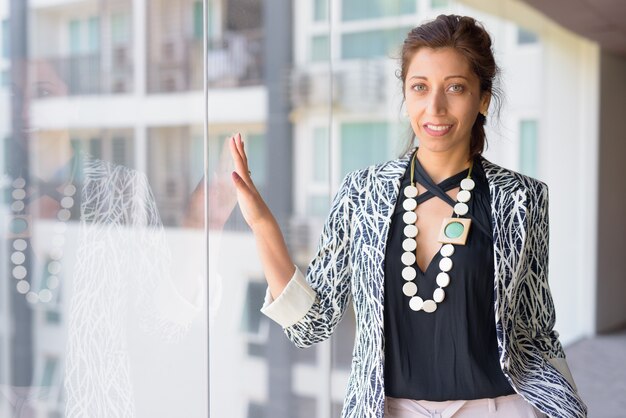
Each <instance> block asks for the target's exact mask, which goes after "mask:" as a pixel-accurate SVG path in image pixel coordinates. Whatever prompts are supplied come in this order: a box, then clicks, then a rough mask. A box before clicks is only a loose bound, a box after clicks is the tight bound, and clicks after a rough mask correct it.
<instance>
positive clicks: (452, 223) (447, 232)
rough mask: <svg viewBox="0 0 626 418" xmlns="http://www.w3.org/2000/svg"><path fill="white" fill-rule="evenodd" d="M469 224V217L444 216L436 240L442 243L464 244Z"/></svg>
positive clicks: (470, 221)
mask: <svg viewBox="0 0 626 418" xmlns="http://www.w3.org/2000/svg"><path fill="white" fill-rule="evenodd" d="M471 224H472V220H471V219H469V218H444V220H443V222H442V224H441V231H439V240H438V241H439V242H441V243H442V244H457V245H465V241H466V240H467V234H468V233H469V229H470V225H471Z"/></svg>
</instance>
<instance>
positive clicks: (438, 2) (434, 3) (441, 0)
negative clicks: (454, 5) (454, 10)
mask: <svg viewBox="0 0 626 418" xmlns="http://www.w3.org/2000/svg"><path fill="white" fill-rule="evenodd" d="M449 5H450V0H430V7H431V8H433V9H442V8H444V7H448V6H449Z"/></svg>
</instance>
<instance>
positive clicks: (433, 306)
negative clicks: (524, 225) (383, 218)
mask: <svg viewBox="0 0 626 418" xmlns="http://www.w3.org/2000/svg"><path fill="white" fill-rule="evenodd" d="M416 158H417V152H416V153H415V154H413V159H412V160H411V184H409V185H408V186H406V187H405V188H404V196H405V197H406V199H405V200H404V202H403V203H402V207H403V208H404V210H405V211H406V212H405V213H404V215H403V216H402V220H403V221H404V223H405V224H406V225H405V227H404V231H403V232H404V236H405V238H404V240H403V241H402V249H403V250H404V253H403V254H402V257H401V259H402V264H404V266H405V267H404V268H403V269H402V278H403V279H404V280H405V281H406V283H404V285H403V286H402V292H403V293H404V294H405V295H406V296H408V297H409V298H410V299H409V307H410V308H411V309H412V310H414V311H424V312H427V313H433V312H435V310H437V304H438V303H441V302H443V300H444V299H445V295H446V294H445V291H444V290H443V288H444V287H446V286H448V285H449V284H450V275H449V271H450V270H452V265H453V263H452V258H451V257H452V254H454V245H453V244H457V245H465V241H466V239H467V234H468V233H469V228H470V225H471V219H469V218H461V216H463V215H466V214H467V212H468V211H469V207H468V205H467V202H469V200H470V198H471V196H472V195H471V191H472V190H473V189H474V186H475V183H474V180H472V178H471V175H472V166H473V162H471V163H470V168H469V172H468V173H467V177H466V178H464V179H463V180H462V181H461V190H460V191H459V192H458V194H457V197H456V199H457V203H456V204H455V205H454V213H455V215H456V217H454V218H444V220H443V223H442V225H441V231H440V233H439V239H438V241H439V242H441V243H443V244H444V245H443V246H442V247H441V249H440V251H439V252H440V254H441V255H442V257H443V258H442V259H441V260H440V261H439V269H440V270H441V272H440V273H439V274H438V275H437V285H438V286H439V287H438V288H437V289H435V291H434V292H433V297H432V299H426V300H424V299H422V298H421V297H419V296H417V285H416V284H415V283H414V282H413V280H414V279H415V278H416V277H417V271H416V270H415V267H414V264H415V262H416V260H417V258H416V256H415V250H416V248H417V241H416V239H415V238H416V237H417V234H418V233H419V231H418V229H417V226H416V225H415V222H416V221H417V214H416V213H415V208H416V207H417V200H415V198H416V197H417V194H418V191H417V187H415V179H414V171H415V160H416Z"/></svg>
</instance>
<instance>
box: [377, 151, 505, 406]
mask: <svg viewBox="0 0 626 418" xmlns="http://www.w3.org/2000/svg"><path fill="white" fill-rule="evenodd" d="M481 159H482V157H477V158H476V159H475V160H474V164H473V169H472V179H473V180H474V182H475V183H476V187H475V188H474V190H472V192H471V193H472V197H471V199H470V201H469V202H468V205H469V214H468V215H465V217H470V215H471V218H472V225H471V227H470V231H469V235H468V237H467V241H466V243H465V245H454V249H455V251H454V254H453V255H452V256H451V258H452V262H453V267H452V270H451V271H450V272H449V274H450V284H449V285H448V286H447V287H446V288H444V290H445V300H444V301H443V302H441V303H438V304H437V310H436V311H435V312H433V313H426V312H423V311H419V312H415V311H413V310H411V309H410V308H409V297H408V296H406V295H404V293H403V292H402V285H403V284H404V283H406V281H405V280H404V279H403V278H402V268H403V267H404V265H403V264H402V261H401V260H400V257H401V255H402V253H403V252H404V250H403V249H402V241H403V239H404V238H405V237H404V233H403V228H404V226H405V224H404V221H403V220H402V215H403V214H404V212H405V210H404V208H403V207H402V202H404V200H405V199H406V198H405V196H404V188H405V187H406V186H408V185H409V184H410V175H411V164H409V165H408V167H407V170H406V172H405V174H404V177H403V178H402V184H401V186H400V193H399V195H398V201H397V203H396V207H395V210H394V212H393V216H392V219H391V227H390V231H389V237H388V241H387V249H386V254H385V305H384V306H385V393H386V395H388V396H391V397H396V398H408V399H415V400H428V401H446V400H461V399H464V400H469V399H480V398H495V397H497V396H503V395H510V394H513V393H515V392H514V390H513V388H512V387H511V386H510V384H509V383H508V381H507V380H506V377H505V376H504V374H503V373H502V369H501V368H500V365H499V362H498V347H497V339H496V329H495V317H494V310H493V309H494V308H493V305H494V296H495V295H494V264H493V237H492V235H491V205H490V200H489V186H488V184H487V178H486V176H485V173H484V170H483V167H482V164H481ZM468 170H469V169H466V170H464V171H462V172H460V173H458V174H456V175H454V176H452V177H450V178H448V179H446V180H444V181H443V182H441V183H439V184H438V185H435V184H434V183H433V182H432V180H431V179H430V177H428V174H427V173H426V172H425V170H424V169H423V168H422V167H421V165H420V164H419V161H417V160H416V165H415V181H416V182H418V183H419V184H421V185H422V186H424V187H425V188H426V189H427V190H428V191H427V192H425V193H422V194H420V195H419V196H418V197H417V203H418V205H419V204H420V203H422V202H424V201H426V200H428V199H430V198H432V197H434V194H433V193H435V194H436V195H437V196H440V197H441V198H443V199H444V200H446V201H447V202H448V203H450V205H451V206H453V205H454V203H455V201H454V200H453V199H452V198H450V197H449V196H448V195H447V194H446V193H445V191H448V190H451V189H453V188H455V187H459V183H460V181H461V180H462V179H463V178H465V177H467V173H468ZM450 213H452V210H450ZM440 259H441V254H440V253H439V252H437V254H436V255H435V256H434V258H433V259H432V261H431V262H430V264H429V265H428V267H427V269H426V271H425V272H422V271H421V270H420V268H419V267H418V266H417V263H415V264H414V267H415V269H416V271H417V277H416V278H415V279H414V283H415V284H416V285H417V287H418V289H419V290H418V293H417V296H420V297H422V298H423V299H424V300H426V299H432V294H433V291H434V290H435V289H436V288H437V287H438V286H437V284H436V282H435V280H436V277H437V274H438V273H439V272H440V271H441V270H440V269H439V260H440Z"/></svg>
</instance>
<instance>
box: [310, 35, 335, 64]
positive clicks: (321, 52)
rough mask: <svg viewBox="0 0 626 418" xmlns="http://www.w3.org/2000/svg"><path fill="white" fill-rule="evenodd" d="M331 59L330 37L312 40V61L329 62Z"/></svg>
mask: <svg viewBox="0 0 626 418" xmlns="http://www.w3.org/2000/svg"><path fill="white" fill-rule="evenodd" d="M329 59H330V40H329V37H328V35H318V36H314V37H313V38H311V61H328V60H329Z"/></svg>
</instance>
